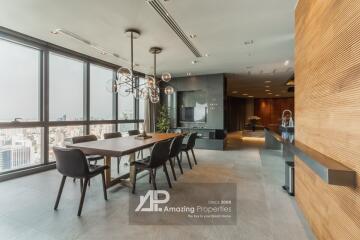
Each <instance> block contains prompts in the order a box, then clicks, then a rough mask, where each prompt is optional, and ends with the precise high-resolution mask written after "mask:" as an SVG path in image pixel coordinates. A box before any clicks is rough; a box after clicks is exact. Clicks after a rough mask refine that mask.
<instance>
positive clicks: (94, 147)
mask: <svg viewBox="0 0 360 240" xmlns="http://www.w3.org/2000/svg"><path fill="white" fill-rule="evenodd" d="M147 135H148V136H149V138H145V139H144V138H141V137H138V136H125V137H118V138H111V139H104V140H97V141H90V142H83V143H77V144H68V145H67V146H66V147H68V148H76V149H80V150H81V151H82V152H83V153H84V154H85V155H100V156H104V165H106V166H108V168H107V169H106V170H105V185H106V188H110V187H112V186H114V185H116V184H119V183H120V184H122V185H124V186H127V187H132V184H133V183H134V177H135V164H134V162H135V161H136V154H135V153H136V152H138V151H141V150H143V149H146V148H151V147H152V146H153V145H154V144H155V143H157V142H161V141H166V140H171V139H173V138H175V137H177V136H179V135H180V133H147ZM125 155H129V163H130V171H129V173H126V174H124V175H122V176H118V177H112V176H111V160H112V159H114V157H122V156H125Z"/></svg>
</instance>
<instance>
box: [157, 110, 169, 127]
mask: <svg viewBox="0 0 360 240" xmlns="http://www.w3.org/2000/svg"><path fill="white" fill-rule="evenodd" d="M156 128H157V131H158V132H161V133H165V132H166V131H167V130H168V129H169V128H170V117H169V111H168V109H167V107H166V106H162V107H161V110H160V114H159V118H158V120H157V123H156Z"/></svg>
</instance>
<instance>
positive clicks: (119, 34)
mask: <svg viewBox="0 0 360 240" xmlns="http://www.w3.org/2000/svg"><path fill="white" fill-rule="evenodd" d="M158 1H159V2H160V3H162V5H163V6H164V7H165V8H166V9H167V11H168V13H169V14H170V15H171V16H172V17H173V19H174V20H175V21H176V22H177V23H178V25H179V26H180V27H181V29H182V30H183V31H184V33H185V34H186V35H187V36H188V37H189V35H190V34H196V37H195V38H190V37H189V39H190V41H191V42H192V43H193V45H194V46H195V47H196V48H197V49H198V50H199V52H200V53H201V54H202V55H203V57H199V58H197V57H195V56H194V54H193V53H192V52H191V51H190V50H189V49H188V48H187V46H186V45H185V44H184V43H183V42H182V41H181V40H180V38H179V37H178V36H177V35H176V34H175V33H174V31H173V30H172V29H171V28H170V27H169V26H168V25H167V24H166V22H165V21H164V20H163V19H162V18H161V16H160V15H159V14H158V13H157V12H156V11H155V10H154V9H153V8H152V7H151V6H150V5H149V4H148V3H147V2H146V1H145V0H121V1H119V0H61V1H43V0H0V6H1V8H0V25H1V26H3V27H6V28H10V29H12V30H15V31H18V32H21V33H24V34H27V35H30V36H33V37H36V38H39V39H42V40H45V41H48V42H51V43H54V44H57V45H60V46H63V47H66V48H69V49H72V50H75V51H77V52H81V53H84V54H87V55H90V56H93V57H96V58H99V59H102V60H105V61H108V62H112V63H115V64H119V65H125V66H126V65H129V62H128V61H124V60H123V59H126V60H129V59H130V40H129V38H127V37H126V36H125V35H124V31H125V30H126V29H127V28H137V29H139V30H140V31H141V37H140V38H139V39H137V40H134V41H135V42H134V44H135V46H134V48H135V49H134V54H135V56H134V57H135V63H137V64H139V66H138V67H136V70H138V71H140V72H144V73H151V72H152V71H153V70H152V65H153V62H152V61H153V59H152V56H151V54H150V53H149V48H150V47H153V46H159V47H162V48H163V49H164V51H163V52H162V53H161V54H160V55H159V56H158V61H157V71H158V72H171V73H172V74H173V75H174V76H185V75H186V74H187V73H191V74H192V75H202V74H212V73H229V74H230V75H231V76H233V77H229V81H230V83H229V86H234V89H230V91H233V90H239V91H240V90H242V89H235V88H237V87H241V88H242V86H243V84H242V83H241V81H243V83H245V82H247V83H249V84H252V86H255V85H256V86H257V87H258V88H259V87H260V86H261V87H263V84H264V79H265V78H264V76H266V78H267V79H270V80H271V81H272V84H274V87H275V85H276V84H278V85H280V83H281V84H282V85H283V84H284V82H285V81H286V80H287V79H288V78H289V77H290V76H291V75H292V74H293V58H294V53H293V52H294V9H295V5H296V0H257V1H254V0H226V1H219V0H196V1H194V0H167V1H164V0H158ZM59 28H61V29H65V30H67V31H70V32H73V33H75V34H77V35H79V36H81V37H82V38H84V39H87V40H89V41H91V42H93V43H96V44H97V45H98V46H99V47H101V48H103V49H105V50H106V51H109V52H112V53H117V54H118V55H120V56H121V58H123V59H119V58H116V57H114V56H111V55H102V54H101V53H100V52H98V51H96V50H95V49H93V48H90V47H89V46H87V45H85V44H83V43H81V42H79V41H76V40H74V39H72V38H69V37H67V36H65V35H62V34H57V35H55V34H52V33H51V31H53V30H55V29H59ZM205 54H209V56H208V57H206V56H205ZM193 60H197V61H198V63H197V64H192V63H191V62H192V61H193ZM286 60H288V61H289V62H288V64H287V65H286V66H285V64H284V62H285V61H286ZM231 81H238V82H237V83H236V82H235V83H231ZM239 81H240V82H239ZM258 93H260V92H258ZM254 94H255V93H254Z"/></svg>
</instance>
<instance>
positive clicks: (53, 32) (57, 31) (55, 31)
mask: <svg viewBox="0 0 360 240" xmlns="http://www.w3.org/2000/svg"><path fill="white" fill-rule="evenodd" d="M60 30H61V29H59V28H58V29H55V30H52V31H51V33H52V34H59V32H60Z"/></svg>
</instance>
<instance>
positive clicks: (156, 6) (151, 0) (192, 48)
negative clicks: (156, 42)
mask: <svg viewBox="0 0 360 240" xmlns="http://www.w3.org/2000/svg"><path fill="white" fill-rule="evenodd" d="M147 2H148V3H149V4H150V6H152V7H153V9H154V10H155V11H156V12H157V13H158V14H159V15H160V16H161V17H162V18H163V19H164V20H165V22H166V23H167V24H168V25H169V27H171V29H172V30H173V31H174V32H175V33H176V35H178V37H179V38H180V39H181V40H182V41H183V42H184V44H185V45H186V46H187V47H188V48H189V49H190V51H191V52H192V53H193V54H194V55H195V56H196V57H202V55H201V53H200V52H199V50H198V49H197V48H196V47H195V46H194V45H193V44H192V43H191V41H190V40H189V38H188V37H187V36H186V34H185V33H184V31H183V30H182V29H181V28H180V26H179V25H178V24H177V23H176V21H175V20H174V19H173V18H172V17H171V15H170V14H169V13H168V11H167V10H166V9H165V7H164V6H163V5H162V4H161V3H160V2H159V1H158V0H148V1H147Z"/></svg>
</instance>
